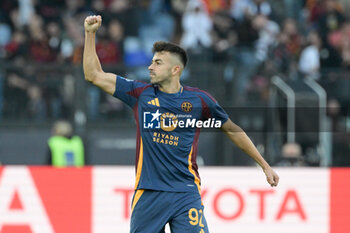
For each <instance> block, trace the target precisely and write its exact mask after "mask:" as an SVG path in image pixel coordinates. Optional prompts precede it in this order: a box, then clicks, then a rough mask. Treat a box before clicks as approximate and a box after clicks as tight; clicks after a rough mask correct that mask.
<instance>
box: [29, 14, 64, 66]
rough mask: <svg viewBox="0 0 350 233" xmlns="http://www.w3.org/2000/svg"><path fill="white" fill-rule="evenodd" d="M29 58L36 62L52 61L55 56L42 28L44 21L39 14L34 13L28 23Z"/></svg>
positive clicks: (55, 53) (55, 52)
mask: <svg viewBox="0 0 350 233" xmlns="http://www.w3.org/2000/svg"><path fill="white" fill-rule="evenodd" d="M29 33H30V39H29V58H30V59H32V60H33V61H36V62H53V61H54V60H55V59H56V57H57V51H54V50H53V49H52V48H51V47H50V45H49V40H48V37H47V34H46V31H45V30H44V22H43V19H42V17H41V16H39V15H35V16H33V17H32V18H31V22H30V24H29Z"/></svg>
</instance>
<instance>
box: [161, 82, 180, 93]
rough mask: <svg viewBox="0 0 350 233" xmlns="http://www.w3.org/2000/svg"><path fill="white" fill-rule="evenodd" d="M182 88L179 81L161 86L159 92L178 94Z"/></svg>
mask: <svg viewBox="0 0 350 233" xmlns="http://www.w3.org/2000/svg"><path fill="white" fill-rule="evenodd" d="M181 88H182V86H181V84H180V82H179V81H177V82H170V83H162V84H159V90H160V91H161V92H165V93H168V94H175V93H178V92H179V91H180V90H181Z"/></svg>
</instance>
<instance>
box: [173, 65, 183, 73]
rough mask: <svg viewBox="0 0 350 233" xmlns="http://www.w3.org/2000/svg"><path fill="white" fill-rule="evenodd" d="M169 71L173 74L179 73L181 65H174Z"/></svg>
mask: <svg viewBox="0 0 350 233" xmlns="http://www.w3.org/2000/svg"><path fill="white" fill-rule="evenodd" d="M171 72H172V73H173V75H177V74H180V73H181V67H180V66H179V65H174V66H173V68H172V71H171Z"/></svg>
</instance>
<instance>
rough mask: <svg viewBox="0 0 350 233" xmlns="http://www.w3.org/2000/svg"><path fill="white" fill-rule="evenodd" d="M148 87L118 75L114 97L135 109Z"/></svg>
mask: <svg viewBox="0 0 350 233" xmlns="http://www.w3.org/2000/svg"><path fill="white" fill-rule="evenodd" d="M147 86H149V85H148V84H147V83H143V82H139V81H135V80H130V79H126V78H123V77H121V76H119V75H118V76H117V81H116V88H115V92H114V94H113V96H114V97H116V98H118V99H120V100H121V101H123V102H124V103H126V104H127V105H129V106H130V107H132V108H133V107H134V105H135V103H136V102H137V99H138V97H139V96H140V93H141V92H142V90H143V89H144V88H145V87H147Z"/></svg>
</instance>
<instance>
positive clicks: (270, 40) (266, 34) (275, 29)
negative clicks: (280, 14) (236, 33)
mask: <svg viewBox="0 0 350 233" xmlns="http://www.w3.org/2000/svg"><path fill="white" fill-rule="evenodd" d="M253 25H254V28H256V29H257V30H258V33H259V39H258V41H257V43H256V59H257V61H259V62H260V63H262V62H264V61H265V60H266V58H267V55H268V52H269V50H270V48H271V46H272V45H275V44H276V43H277V38H278V34H279V32H280V28H279V26H278V24H277V23H276V22H274V21H272V20H270V19H268V18H267V17H266V16H265V15H257V16H256V17H254V19H253Z"/></svg>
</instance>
